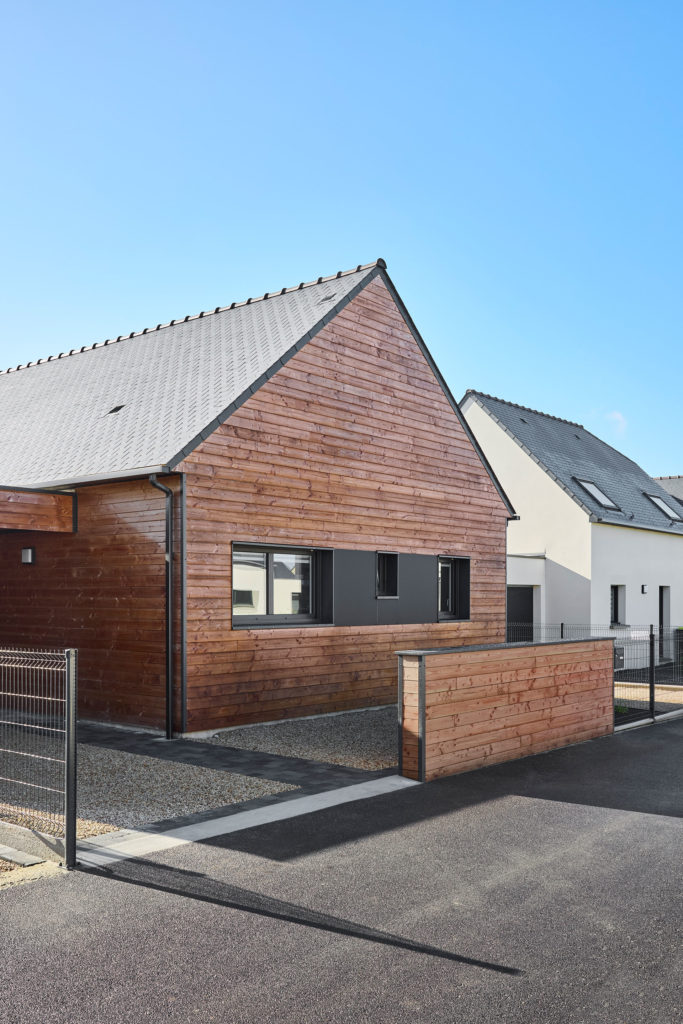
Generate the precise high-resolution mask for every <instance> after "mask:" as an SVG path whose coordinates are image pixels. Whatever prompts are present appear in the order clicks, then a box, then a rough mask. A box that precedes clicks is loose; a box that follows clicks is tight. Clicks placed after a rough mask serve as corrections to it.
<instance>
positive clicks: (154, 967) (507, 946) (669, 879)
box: [0, 721, 683, 1024]
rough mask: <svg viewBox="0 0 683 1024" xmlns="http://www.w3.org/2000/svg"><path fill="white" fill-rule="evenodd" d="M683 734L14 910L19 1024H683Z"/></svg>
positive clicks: (289, 833) (404, 801)
mask: <svg viewBox="0 0 683 1024" xmlns="http://www.w3.org/2000/svg"><path fill="white" fill-rule="evenodd" d="M682 869H683V722H681V721H676V722H669V723H667V724H662V725H657V726H654V727H650V728H645V729H640V730H637V731H633V732H627V733H622V734H621V735H618V736H614V737H609V738H605V739H601V740H596V741H593V742H591V743H588V744H582V745H580V746H577V747H571V748H568V749H565V750H560V751H555V752H553V753H551V754H545V755H539V756H537V757H534V758H528V759H525V760H524V761H519V762H516V763H513V764H509V765H504V766H501V767H499V768H491V769H486V770H483V771H479V772H473V773H470V774H468V775H463V776H459V777H456V778H452V779H447V780H441V781H439V782H435V783H431V784H429V785H427V786H415V787H412V788H409V789H406V790H403V791H401V792H398V793H393V794H391V795H388V796H380V797H375V798H373V799H371V800H364V801H360V802H357V803H349V804H344V805H341V806H339V807H334V808H330V809H328V810H324V811H319V812H317V813H315V814H309V815H306V816H303V817H298V818H291V819H289V820H285V821H280V822H276V823H272V824H270V825H264V826H260V827H258V828H254V829H251V830H248V831H244V832H235V833H232V834H230V835H227V836H223V837H218V838H215V839H212V840H211V841H208V842H205V843H202V844H201V845H191V846H183V847H178V848H175V849H173V850H169V851H167V852H166V853H164V854H157V855H155V856H153V857H151V858H149V859H146V860H144V861H136V860H128V861H122V862H120V863H118V864H115V865H114V866H113V867H112V868H110V869H109V870H107V871H106V872H104V871H103V872H95V871H89V872H84V871H80V872H74V873H72V874H70V875H69V876H59V877H57V878H55V877H51V878H46V879H44V880H41V881H38V882H34V883H32V884H31V885H27V886H24V887H21V888H16V889H10V890H7V891H5V892H2V893H0V920H2V926H3V928H2V931H3V938H4V942H5V948H4V956H3V994H2V998H1V999H0V1021H3V1022H4V1021H7V1022H10V1021H11V1022H12V1024H14V1022H21V1024H33V1022H41V1024H52V1022H57V1021H59V1022H62V1021H64V1020H69V1021H70V1022H74V1024H75V1022H83V1024H85V1022H87V1024H94V1022H98V1024H99V1022H102V1024H104V1022H124V1021H125V1022H129V1021H136V1022H137V1021H169V1022H172V1024H175V1022H181V1021H182V1022H185V1021H202V1022H204V1021H220V1022H230V1024H232V1022H240V1024H241V1022H245V1024H246V1022H250V1024H251V1022H256V1021H258V1022H264V1021H266V1022H271V1021H272V1022H274V1024H289V1022H292V1024H295V1022H296V1024H308V1022H324V1024H328V1022H330V1024H332V1022H340V1024H341V1022H351V1021H353V1022H366V1021H367V1022H373V1024H384V1022H386V1024H402V1022H404V1021H405V1022H409V1021H410V1022H415V1021H424V1022H429V1024H432V1022H434V1024H441V1022H444V1024H446V1022H448V1024H453V1022H463V1024H478V1022H480V1021H481V1022H492V1021H495V1022H501V1024H502V1022H505V1024H533V1022H539V1024H540V1022H543V1024H555V1022H557V1024H560V1022H562V1024H566V1022H576V1024H578V1022H581V1024H584V1022H592V1021H595V1022H600V1024H611V1022H620V1024H639V1022H644V1021H648V1022H651V1021H653V1020H656V1021H661V1022H666V1024H675V1022H679V1021H682V1020H683V1011H682V1010H681V1006H682V1005H683V999H682V993H681V988H680V986H681V978H682V977H683V961H682V959H681V948H682V946H683V944H682V943H681V938H682V935H681V920H682V919H683V914H682V910H683V907H682V906H681V876H682Z"/></svg>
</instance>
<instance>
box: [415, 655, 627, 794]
mask: <svg viewBox="0 0 683 1024" xmlns="http://www.w3.org/2000/svg"><path fill="white" fill-rule="evenodd" d="M402 660H403V700H402V712H403V774H404V775H406V776H407V777H408V778H411V779H421V778H422V780H423V781H429V780H430V779H436V778H439V777H440V776H443V775H454V774H456V773H458V772H464V771H470V770H472V769H473V768H481V767H483V766H484V765H488V764H498V763H500V762H501V761H508V760H512V759H514V758H518V757H526V756H527V755H528V754H538V753H541V752H542V751H545V750H551V749H553V748H554V747H562V746H566V745H567V744H570V743H578V742H580V741H582V740H587V739H593V738H595V737H596V736H604V735H605V734H607V733H609V732H611V731H612V729H613V722H614V707H613V702H614V697H613V689H614V682H613V679H614V672H613V645H612V642H611V641H610V640H586V641H580V642H570V643H566V644H547V645H543V644H537V645H530V646H527V647H518V648H497V649H493V650H488V651H467V650H460V651H449V652H444V653H439V654H429V653H425V654H423V655H421V656H419V657H417V656H416V655H414V654H410V655H406V656H405V657H403V659H402ZM420 672H422V676H423V682H422V683H421V682H420ZM421 716H422V718H423V720H424V738H423V741H422V742H423V744H424V755H423V763H424V777H422V775H421V772H420V765H419V762H418V759H417V746H418V743H417V735H418V731H419V723H420V717H421Z"/></svg>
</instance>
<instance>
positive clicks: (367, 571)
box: [334, 549, 377, 626]
mask: <svg viewBox="0 0 683 1024" xmlns="http://www.w3.org/2000/svg"><path fill="white" fill-rule="evenodd" d="M334 624H335V626H375V625H376V624H377V599H376V597H375V552H374V551H346V550H341V549H340V550H336V551H335V552H334Z"/></svg>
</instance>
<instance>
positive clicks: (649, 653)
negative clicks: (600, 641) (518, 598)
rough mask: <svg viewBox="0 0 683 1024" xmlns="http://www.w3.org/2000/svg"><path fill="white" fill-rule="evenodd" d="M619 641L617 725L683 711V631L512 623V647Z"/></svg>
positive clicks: (616, 646) (616, 647)
mask: <svg viewBox="0 0 683 1024" xmlns="http://www.w3.org/2000/svg"><path fill="white" fill-rule="evenodd" d="M593 637H612V638H613V639H614V715H615V723H616V724H618V725H625V724H628V723H630V722H634V721H640V720H641V719H649V718H652V719H655V718H661V717H662V716H664V715H668V714H671V713H673V712H680V711H683V628H680V627H669V626H651V625H647V626H621V625H609V626H608V625H605V624H599V623H598V624H596V623H590V624H577V623H570V622H554V623H547V622H544V623H540V624H537V623H527V622H511V623H508V627H507V639H508V643H551V642H552V641H555V640H589V639H591V638H593Z"/></svg>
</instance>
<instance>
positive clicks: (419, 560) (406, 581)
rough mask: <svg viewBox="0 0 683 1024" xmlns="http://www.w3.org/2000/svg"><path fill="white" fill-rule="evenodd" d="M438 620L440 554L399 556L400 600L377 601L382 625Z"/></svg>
mask: <svg viewBox="0 0 683 1024" xmlns="http://www.w3.org/2000/svg"><path fill="white" fill-rule="evenodd" d="M436 620H437V557H436V555H406V554H403V553H401V554H399V556H398V600H396V601H394V600H379V601H377V622H378V623H379V624H380V625H410V624H411V623H415V624H417V623H422V622H436Z"/></svg>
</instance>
